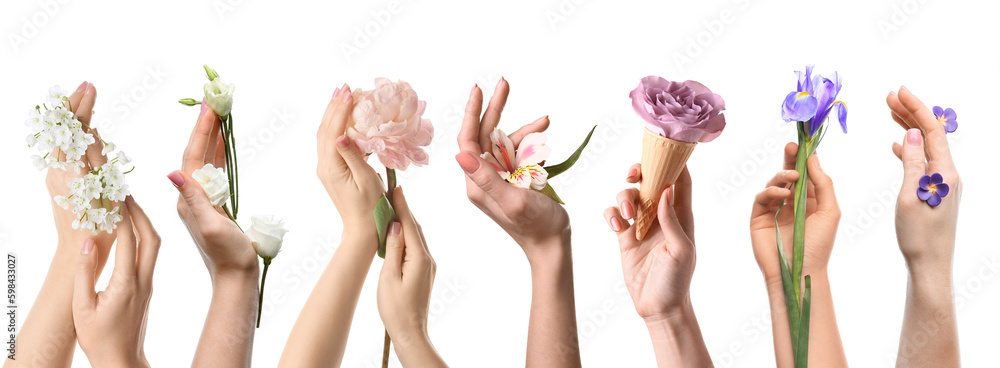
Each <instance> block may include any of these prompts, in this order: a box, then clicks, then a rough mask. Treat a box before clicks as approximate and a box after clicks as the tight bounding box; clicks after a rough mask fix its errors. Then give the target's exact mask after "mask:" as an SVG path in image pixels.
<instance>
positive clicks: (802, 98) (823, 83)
mask: <svg viewBox="0 0 1000 368" xmlns="http://www.w3.org/2000/svg"><path fill="white" fill-rule="evenodd" d="M795 74H797V75H798V76H799V82H798V85H797V86H796V90H795V91H794V92H791V93H789V94H788V95H787V96H785V101H784V103H783V104H782V105H781V118H782V119H785V121H788V122H792V121H806V122H808V126H809V137H810V138H811V137H812V136H814V135H815V134H816V132H817V131H819V128H820V127H822V126H823V124H825V123H826V118H827V117H829V116H830V112H831V111H833V110H834V109H836V110H837V117H838V120H839V121H840V128H841V129H842V130H843V131H844V133H847V105H846V104H844V102H843V101H837V94H839V93H840V88H841V87H843V85H842V81H841V79H840V75H838V74H837V72H833V78H826V77H824V76H822V75H819V74H816V75H815V76H813V66H812V65H807V66H806V71H805V72H801V71H795Z"/></svg>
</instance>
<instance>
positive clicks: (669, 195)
mask: <svg viewBox="0 0 1000 368" xmlns="http://www.w3.org/2000/svg"><path fill="white" fill-rule="evenodd" d="M667 204H669V205H670V208H671V209H673V208H674V187H672V186H671V187H670V189H669V190H668V191H667Z"/></svg>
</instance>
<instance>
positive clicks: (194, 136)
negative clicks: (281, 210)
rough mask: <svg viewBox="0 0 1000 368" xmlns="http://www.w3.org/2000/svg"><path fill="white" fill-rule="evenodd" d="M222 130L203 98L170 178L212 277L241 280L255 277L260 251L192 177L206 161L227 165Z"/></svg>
mask: <svg viewBox="0 0 1000 368" xmlns="http://www.w3.org/2000/svg"><path fill="white" fill-rule="evenodd" d="M220 129H221V125H220V121H219V118H218V116H216V115H215V112H214V111H212V109H210V108H208V104H207V103H205V102H204V101H202V103H201V115H200V116H199V117H198V123H197V124H196V125H195V127H194V130H193V131H192V132H191V139H190V141H188V146H187V149H185V150H184V162H183V165H182V169H181V170H179V171H174V172H171V173H170V174H168V175H167V178H168V179H170V182H171V183H173V184H174V187H176V188H177V190H178V191H179V192H180V196H179V198H178V199H177V214H178V215H180V217H181V219H182V220H184V225H185V226H187V229H188V233H190V234H191V238H193V239H194V242H195V244H196V245H197V246H198V250H199V252H200V253H201V258H202V260H204V261H205V266H206V267H207V268H208V272H209V274H210V275H211V276H212V280H213V281H215V280H217V278H218V277H219V276H230V275H232V276H239V277H238V278H239V279H245V278H246V277H247V276H248V275H253V278H254V279H256V277H257V276H256V275H257V273H258V265H257V253H256V252H255V251H254V248H253V245H252V244H251V243H250V239H249V238H247V236H246V235H244V234H243V231H242V230H240V228H239V226H237V225H236V223H235V222H233V221H232V220H230V219H229V216H228V215H226V214H225V213H224V212H222V210H220V209H218V208H215V207H214V206H212V203H211V202H210V201H209V200H208V196H207V195H206V194H205V190H204V189H202V187H201V184H198V181H196V180H194V179H192V178H191V173H193V172H194V171H195V170H197V169H200V168H202V167H204V166H205V164H212V165H214V166H215V167H218V168H226V151H225V145H223V143H222V136H221V135H220V134H219V132H220Z"/></svg>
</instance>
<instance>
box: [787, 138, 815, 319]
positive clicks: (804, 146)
mask: <svg viewBox="0 0 1000 368" xmlns="http://www.w3.org/2000/svg"><path fill="white" fill-rule="evenodd" d="M799 124H800V126H799V151H798V153H797V154H796V156H795V171H798V172H799V179H798V180H796V181H795V188H794V191H795V193H794V195H795V197H794V198H795V202H794V206H795V214H794V215H795V227H794V232H793V234H792V281H793V284H792V289H793V290H795V300H796V301H798V300H801V298H800V297H801V295H802V293H801V292H800V290H799V289H800V288H801V286H800V285H799V282H800V281H799V280H802V261H803V257H804V253H805V245H806V202H807V198H808V197H807V196H808V193H809V191H808V190H807V189H808V180H809V171H808V167H806V160H808V159H809V154H810V153H812V146H811V145H812V143H813V140H812V139H811V137H809V136H808V133H807V129H808V127H806V126H805V125H806V124H808V123H807V122H800V123H799Z"/></svg>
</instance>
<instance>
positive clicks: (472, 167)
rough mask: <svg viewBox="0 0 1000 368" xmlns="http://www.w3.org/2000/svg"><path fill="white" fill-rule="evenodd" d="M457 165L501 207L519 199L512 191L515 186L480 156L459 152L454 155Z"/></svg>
mask: <svg viewBox="0 0 1000 368" xmlns="http://www.w3.org/2000/svg"><path fill="white" fill-rule="evenodd" d="M455 160H456V161H458V165H459V166H461V167H462V170H464V171H465V175H466V176H468V177H469V179H472V182H473V183H475V184H476V186H478V187H479V189H481V190H482V191H483V192H484V193H486V195H487V196H488V197H490V198H492V199H493V200H494V201H496V203H497V204H498V205H500V207H501V208H503V207H504V206H505V205H508V204H510V203H515V202H517V201H518V200H519V199H518V198H516V197H515V194H514V193H513V192H514V191H515V190H516V189H517V188H514V187H512V186H511V185H510V184H508V183H507V181H505V180H503V179H501V178H500V175H497V172H496V170H494V169H493V166H492V165H490V164H489V163H487V162H486V160H483V159H482V158H480V157H478V156H475V155H473V154H472V153H469V152H461V153H459V154H458V155H455Z"/></svg>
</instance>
